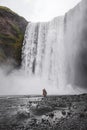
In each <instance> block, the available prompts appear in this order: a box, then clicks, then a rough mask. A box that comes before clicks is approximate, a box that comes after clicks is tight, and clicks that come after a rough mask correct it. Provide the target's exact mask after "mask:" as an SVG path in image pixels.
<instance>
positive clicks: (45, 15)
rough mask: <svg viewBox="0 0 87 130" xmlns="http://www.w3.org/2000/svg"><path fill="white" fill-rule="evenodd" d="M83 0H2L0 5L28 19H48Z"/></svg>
mask: <svg viewBox="0 0 87 130" xmlns="http://www.w3.org/2000/svg"><path fill="white" fill-rule="evenodd" d="M80 1H81V0H0V5H3V6H7V7H9V8H10V9H12V10H13V11H15V12H16V13H18V14H20V15H21V16H23V17H25V18H26V19H27V20H28V21H33V22H36V21H48V20H50V19H52V18H53V17H55V16H59V15H63V14H64V13H65V12H67V11H68V10H69V9H71V8H73V7H74V6H75V5H76V4H77V3H79V2H80Z"/></svg>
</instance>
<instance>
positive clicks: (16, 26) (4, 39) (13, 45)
mask: <svg viewBox="0 0 87 130" xmlns="http://www.w3.org/2000/svg"><path fill="white" fill-rule="evenodd" d="M26 26H27V21H26V20H25V19H24V18H23V17H21V16H19V15H18V14H16V13H14V12H13V11H11V10H10V9H9V8H7V7H3V6H0V65H1V64H2V63H3V64H11V65H12V64H13V66H20V65H21V48H22V43H23V39H24V33H25V29H26Z"/></svg>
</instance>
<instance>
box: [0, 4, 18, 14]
mask: <svg viewBox="0 0 87 130" xmlns="http://www.w3.org/2000/svg"><path fill="white" fill-rule="evenodd" d="M0 10H4V11H6V12H9V13H12V14H16V13H15V12H14V11H12V10H10V9H9V8H7V7H4V6H0ZM16 15H17V14H16Z"/></svg>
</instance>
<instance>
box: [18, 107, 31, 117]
mask: <svg viewBox="0 0 87 130" xmlns="http://www.w3.org/2000/svg"><path fill="white" fill-rule="evenodd" d="M17 118H18V119H23V118H30V111H28V110H27V109H21V110H18V112H17Z"/></svg>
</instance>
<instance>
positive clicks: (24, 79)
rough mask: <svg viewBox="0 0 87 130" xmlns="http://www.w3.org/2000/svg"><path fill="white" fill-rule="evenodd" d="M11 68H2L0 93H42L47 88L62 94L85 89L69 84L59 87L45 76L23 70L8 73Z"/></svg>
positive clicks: (48, 90) (50, 91) (81, 91)
mask: <svg viewBox="0 0 87 130" xmlns="http://www.w3.org/2000/svg"><path fill="white" fill-rule="evenodd" d="M10 67H11V66H9V69H7V68H5V67H4V69H2V68H0V95H42V89H43V88H45V89H46V90H47V93H48V95H62V94H64V95H65V94H81V93H84V92H85V90H84V89H79V88H78V87H77V88H76V89H73V87H72V86H71V85H70V84H69V85H67V86H66V87H65V86H64V87H63V88H58V87H56V86H53V85H51V83H50V82H48V81H47V80H46V79H45V77H42V78H40V77H35V76H28V75H26V74H25V72H24V71H23V70H21V69H20V70H16V71H12V72H10V73H9V74H8V70H10Z"/></svg>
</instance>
